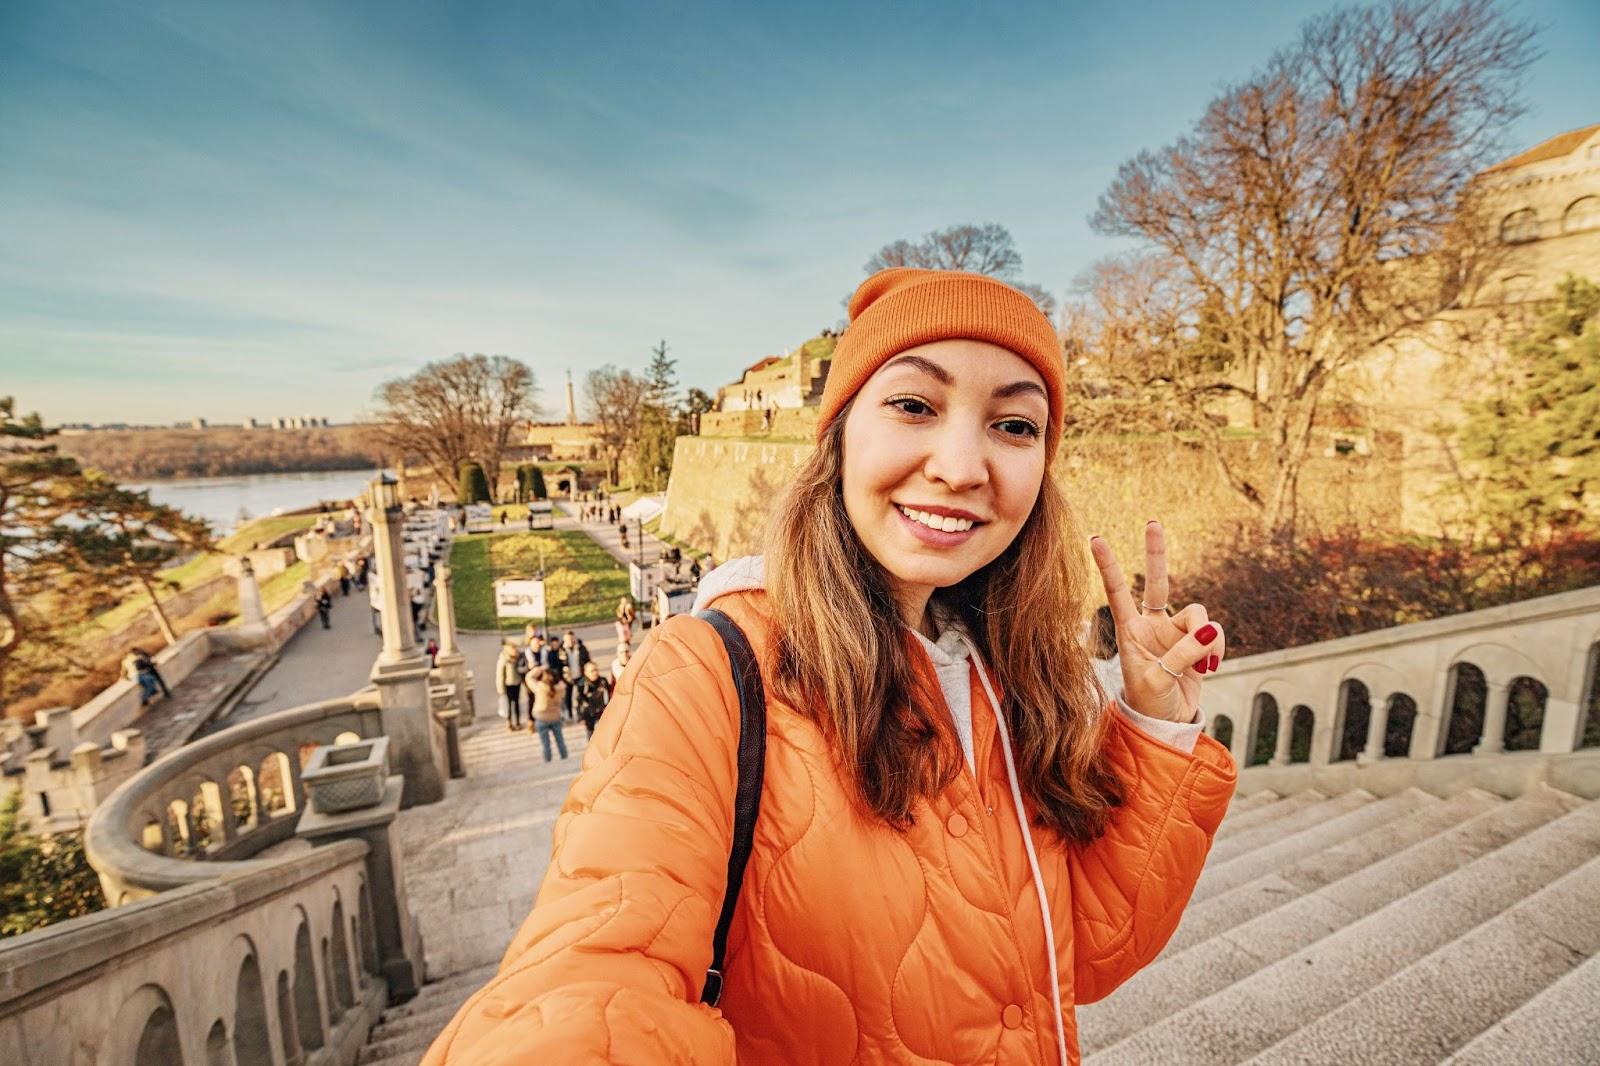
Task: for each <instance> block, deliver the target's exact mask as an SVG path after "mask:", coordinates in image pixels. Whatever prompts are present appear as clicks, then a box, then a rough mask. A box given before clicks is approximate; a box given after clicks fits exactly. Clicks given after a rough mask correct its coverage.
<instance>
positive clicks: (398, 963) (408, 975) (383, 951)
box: [295, 741, 423, 1004]
mask: <svg viewBox="0 0 1600 1066" xmlns="http://www.w3.org/2000/svg"><path fill="white" fill-rule="evenodd" d="M389 751H390V753H391V754H392V753H393V752H394V742H393V741H390V744H389ZM408 787H409V783H408V782H407V781H406V780H405V779H404V778H403V777H402V776H401V775H399V774H394V775H392V776H390V777H389V778H388V780H387V781H386V782H385V786H384V790H383V798H382V799H381V800H379V801H378V803H377V804H375V805H374V806H371V807H362V808H358V809H356V810H352V811H341V812H339V813H337V814H323V813H322V812H321V811H318V810H315V809H312V810H307V811H306V812H305V813H304V814H302V815H301V816H300V822H299V824H298V826H297V827H296V829H295V835H296V836H299V837H302V838H304V839H305V840H308V841H310V842H311V843H312V844H331V843H333V842H334V841H336V840H364V841H366V844H367V847H368V849H370V850H369V851H368V852H367V892H368V894H369V895H370V896H371V902H372V914H371V916H370V920H371V923H372V930H373V933H374V936H375V938H376V940H377V942H378V971H379V972H380V973H382V974H383V977H384V979H385V980H386V981H388V983H389V1002H390V1003H391V1004H392V1003H399V1002H402V1001H404V1000H407V999H410V998H411V997H412V996H414V995H416V994H417V991H418V990H419V989H420V988H421V987H422V981H423V968H422V932H421V931H420V930H419V929H418V928H417V921H416V918H415V917H414V916H413V915H412V913H411V905H410V902H409V901H408V900H407V897H406V879H405V865H404V863H403V862H402V856H401V850H400V838H399V835H398V834H397V833H396V832H395V826H394V817H395V814H396V813H398V812H399V810H400V807H401V795H402V793H403V792H404V791H405V790H406V788H408Z"/></svg>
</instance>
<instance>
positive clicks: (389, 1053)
mask: <svg viewBox="0 0 1600 1066" xmlns="http://www.w3.org/2000/svg"><path fill="white" fill-rule="evenodd" d="M440 1028H441V1029H442V1028H444V1027H443V1026H442V1025H441V1026H440ZM437 1035H438V1034H437V1033H407V1034H406V1035H404V1036H400V1037H396V1038H394V1039H393V1040H369V1041H368V1042H367V1043H366V1044H365V1045H364V1046H363V1047H362V1048H361V1051H360V1052H359V1053H358V1054H357V1055H356V1066H372V1064H373V1063H377V1062H409V1063H417V1062H421V1061H422V1056H423V1055H424V1054H425V1053H426V1052H427V1050H428V1045H430V1044H432V1043H433V1038H434V1037H435V1036H437Z"/></svg>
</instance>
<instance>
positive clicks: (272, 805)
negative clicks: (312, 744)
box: [256, 751, 295, 817]
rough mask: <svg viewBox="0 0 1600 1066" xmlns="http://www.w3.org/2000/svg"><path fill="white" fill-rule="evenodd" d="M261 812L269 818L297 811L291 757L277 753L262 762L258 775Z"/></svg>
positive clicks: (257, 782)
mask: <svg viewBox="0 0 1600 1066" xmlns="http://www.w3.org/2000/svg"><path fill="white" fill-rule="evenodd" d="M256 788H257V789H258V790H259V795H260V802H261V810H262V812H263V813H264V814H266V815H268V816H269V817H276V816H277V815H280V814H289V813H291V812H293V811H294V809H295V795H294V777H293V776H292V775H291V774H290V772H289V757H288V756H287V755H285V754H284V753H283V752H281V751H275V752H273V753H272V754H271V755H268V756H267V757H266V758H264V759H262V760H261V769H260V770H259V771H258V772H257V773H256Z"/></svg>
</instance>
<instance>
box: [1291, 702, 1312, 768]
mask: <svg viewBox="0 0 1600 1066" xmlns="http://www.w3.org/2000/svg"><path fill="white" fill-rule="evenodd" d="M1316 726H1317V716H1316V715H1315V714H1314V713H1312V710H1311V708H1310V707H1307V706H1306V705H1305V704H1303V703H1301V704H1298V705H1296V706H1295V709H1294V710H1292V711H1290V712H1289V761H1290V762H1310V761H1311V736H1312V734H1313V733H1314V732H1315V731H1316Z"/></svg>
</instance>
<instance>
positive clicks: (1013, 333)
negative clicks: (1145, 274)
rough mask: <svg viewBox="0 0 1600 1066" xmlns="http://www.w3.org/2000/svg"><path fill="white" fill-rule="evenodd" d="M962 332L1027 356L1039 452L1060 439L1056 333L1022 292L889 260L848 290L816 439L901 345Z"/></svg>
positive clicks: (1048, 451) (977, 277)
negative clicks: (1038, 386)
mask: <svg viewBox="0 0 1600 1066" xmlns="http://www.w3.org/2000/svg"><path fill="white" fill-rule="evenodd" d="M958 337H959V338H964V339H967V340H975V341H988V342H989V343H990V344H998V345H999V346H1000V347H1002V348H1006V349H1009V350H1010V351H1013V352H1015V353H1016V354H1017V355H1018V356H1020V357H1021V358H1023V359H1026V360H1027V361H1028V362H1029V364H1031V365H1032V366H1033V368H1034V369H1035V370H1037V371H1038V372H1039V376H1040V377H1041V378H1043V379H1044V389H1045V392H1046V393H1047V394H1048V395H1049V397H1050V425H1049V427H1048V428H1047V429H1046V431H1045V445H1044V447H1045V460H1046V461H1047V462H1048V461H1049V460H1050V459H1051V458H1052V457H1054V455H1055V451H1056V444H1057V443H1058V442H1059V441H1060V440H1061V414H1062V405H1063V402H1064V399H1063V396H1064V382H1063V378H1064V375H1065V367H1064V366H1063V363H1062V359H1061V341H1060V339H1059V338H1057V337H1056V331H1055V329H1054V328H1053V327H1052V326H1051V325H1050V320H1049V319H1048V318H1046V317H1045V316H1044V312H1042V311H1040V310H1039V306H1038V305H1037V304H1035V303H1034V302H1033V300H1032V299H1030V298H1029V297H1028V296H1026V295H1024V294H1023V293H1021V292H1018V291H1017V290H1016V289H1013V288H1012V287H1011V286H1010V285H1007V284H1006V283H1005V282H1003V281H997V280H995V279H994V278H991V277H989V276H988V275H986V274H969V273H965V272H962V271H955V270H916V269H913V268H911V267H890V268H889V269H888V270H880V271H878V272H877V273H876V274H874V275H872V277H870V278H868V279H867V280H866V281H863V282H862V283H861V286H860V287H859V288H858V289H856V291H855V295H854V296H852V297H850V325H849V328H847V329H846V330H845V331H844V336H843V337H841V338H839V346H838V347H837V348H835V349H834V351H833V366H832V367H831V368H830V369H829V370H828V383H827V385H825V386H824V387H823V390H822V412H821V415H820V416H819V418H818V420H817V439H818V440H821V439H822V434H823V432H824V431H825V430H826V429H827V428H828V424H829V423H830V422H832V421H833V420H834V417H835V416H836V415H838V413H839V412H840V410H841V409H843V407H844V405H845V404H847V403H849V402H850V398H851V397H852V396H854V395H855V394H856V392H857V390H859V389H860V388H861V386H862V385H863V384H865V383H866V380H867V379H868V378H870V377H871V376H872V375H873V372H874V371H876V370H877V369H878V368H879V367H880V366H882V365H883V364H884V363H886V362H888V361H889V360H890V359H892V358H894V357H895V356H896V355H899V354H900V353H901V352H903V351H905V350H906V349H907V348H915V347H916V346H917V345H919V344H930V343H932V342H933V341H941V340H949V339H952V338H958Z"/></svg>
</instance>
